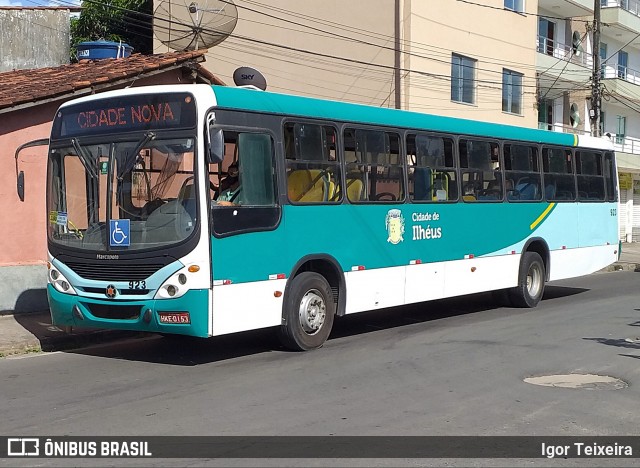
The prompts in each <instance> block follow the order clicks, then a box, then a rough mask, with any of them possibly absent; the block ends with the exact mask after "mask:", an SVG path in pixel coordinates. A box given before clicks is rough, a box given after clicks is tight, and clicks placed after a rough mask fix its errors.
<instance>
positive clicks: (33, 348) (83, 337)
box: [0, 242, 640, 357]
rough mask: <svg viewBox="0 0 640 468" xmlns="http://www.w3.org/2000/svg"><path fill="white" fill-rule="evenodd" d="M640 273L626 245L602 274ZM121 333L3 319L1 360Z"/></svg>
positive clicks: (32, 316) (34, 318) (639, 248)
mask: <svg viewBox="0 0 640 468" xmlns="http://www.w3.org/2000/svg"><path fill="white" fill-rule="evenodd" d="M619 270H631V271H640V243H638V242H636V243H632V244H623V245H622V255H621V257H620V260H619V261H618V262H616V263H614V264H613V265H610V266H609V267H607V268H605V269H604V270H602V271H619ZM143 335H144V334H143V333H136V332H127V331H119V330H99V329H74V330H72V332H71V333H67V332H66V331H65V330H61V329H60V328H58V327H56V326H54V325H52V324H51V317H50V316H49V311H48V310H45V311H42V312H33V313H21V314H15V315H12V314H5V315H0V357H5V356H10V355H14V354H25V353H36V352H40V351H60V350H65V349H75V348H81V347H84V346H89V345H91V344H96V343H102V342H109V341H113V340H115V339H119V338H124V337H132V336H143Z"/></svg>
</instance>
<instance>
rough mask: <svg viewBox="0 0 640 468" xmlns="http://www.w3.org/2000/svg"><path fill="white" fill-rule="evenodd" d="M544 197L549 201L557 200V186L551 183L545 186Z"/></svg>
mask: <svg viewBox="0 0 640 468" xmlns="http://www.w3.org/2000/svg"><path fill="white" fill-rule="evenodd" d="M544 196H545V198H546V199H547V200H553V199H554V198H556V184H555V182H554V183H551V184H547V185H545V186H544Z"/></svg>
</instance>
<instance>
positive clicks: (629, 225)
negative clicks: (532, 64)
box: [536, 0, 640, 241]
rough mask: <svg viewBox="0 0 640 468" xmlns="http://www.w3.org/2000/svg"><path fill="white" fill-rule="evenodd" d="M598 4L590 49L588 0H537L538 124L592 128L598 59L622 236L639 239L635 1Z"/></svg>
mask: <svg viewBox="0 0 640 468" xmlns="http://www.w3.org/2000/svg"><path fill="white" fill-rule="evenodd" d="M595 1H599V4H600V8H601V10H600V12H601V30H600V31H601V33H600V45H599V50H598V51H594V50H593V15H594V7H595V2H594V0H538V36H537V59H536V66H537V70H538V83H539V100H538V109H539V113H538V126H539V127H540V128H544V129H548V130H554V131H564V132H572V133H578V134H589V133H590V118H589V117H590V111H591V99H590V98H591V87H592V75H593V57H594V52H597V53H598V54H599V56H600V61H601V73H600V78H601V84H602V96H603V99H602V109H601V114H600V120H601V124H600V130H601V134H602V135H605V137H607V138H610V139H611V140H612V141H613V143H614V146H615V148H616V152H617V157H618V171H619V176H620V238H621V239H622V240H625V241H640V114H638V112H639V111H640V71H639V70H640V1H638V0H595Z"/></svg>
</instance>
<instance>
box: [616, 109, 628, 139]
mask: <svg viewBox="0 0 640 468" xmlns="http://www.w3.org/2000/svg"><path fill="white" fill-rule="evenodd" d="M616 120H617V131H616V143H617V144H618V145H623V144H624V137H625V135H626V133H627V118H626V117H625V116H623V115H616Z"/></svg>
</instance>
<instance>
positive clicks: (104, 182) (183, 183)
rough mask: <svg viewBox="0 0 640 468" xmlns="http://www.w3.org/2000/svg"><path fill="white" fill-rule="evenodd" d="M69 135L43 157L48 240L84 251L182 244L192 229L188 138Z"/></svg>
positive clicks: (192, 187)
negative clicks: (84, 137)
mask: <svg viewBox="0 0 640 468" xmlns="http://www.w3.org/2000/svg"><path fill="white" fill-rule="evenodd" d="M96 141H98V140H96V139H95V138H94V139H92V141H91V143H84V142H83V141H82V139H81V138H73V139H71V142H67V143H66V144H65V145H59V146H57V147H56V146H54V147H52V148H51V150H50V152H49V164H48V175H47V187H48V194H47V195H48V196H47V213H48V216H49V219H48V236H49V240H50V241H51V242H53V243H55V244H58V245H64V246H68V247H73V248H74V249H81V250H88V251H105V250H109V251H113V250H115V251H118V250H120V251H122V250H125V251H132V250H143V249H153V248H159V247H166V246H167V245H171V244H176V243H180V242H182V241H184V240H185V239H187V238H188V237H189V236H191V235H192V234H193V232H195V230H196V227H197V222H198V220H197V216H196V214H197V208H196V207H197V202H196V199H197V197H196V187H195V177H194V170H195V164H194V161H195V137H194V136H186V137H184V136H183V137H176V136H173V135H172V136H171V137H163V135H162V133H161V132H156V133H154V132H150V131H148V132H146V133H140V134H136V135H134V136H131V137H127V138H126V139H124V138H123V139H122V141H117V142H114V141H113V140H111V141H108V142H107V141H105V142H96Z"/></svg>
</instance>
